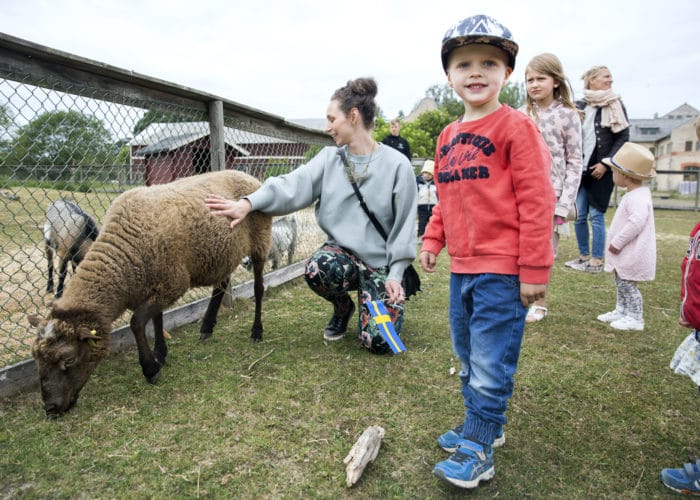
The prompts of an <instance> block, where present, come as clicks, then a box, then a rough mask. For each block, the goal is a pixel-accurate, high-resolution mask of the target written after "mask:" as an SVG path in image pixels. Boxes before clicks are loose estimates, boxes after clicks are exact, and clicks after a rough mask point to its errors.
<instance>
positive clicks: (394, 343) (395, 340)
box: [367, 300, 406, 354]
mask: <svg viewBox="0 0 700 500" xmlns="http://www.w3.org/2000/svg"><path fill="white" fill-rule="evenodd" d="M367 305H368V307H367V308H368V309H369V312H370V314H371V315H372V318H374V322H375V323H376V324H377V328H379V332H380V333H381V334H382V338H383V339H384V340H385V341H386V343H387V344H389V347H391V350H392V352H393V353H394V354H399V353H402V352H404V351H405V350H406V346H405V345H403V342H401V338H400V337H399V334H398V333H396V329H395V328H394V324H393V323H392V322H391V316H389V313H388V312H387V310H386V307H385V306H384V302H381V301H376V300H373V301H371V302H368V304H367Z"/></svg>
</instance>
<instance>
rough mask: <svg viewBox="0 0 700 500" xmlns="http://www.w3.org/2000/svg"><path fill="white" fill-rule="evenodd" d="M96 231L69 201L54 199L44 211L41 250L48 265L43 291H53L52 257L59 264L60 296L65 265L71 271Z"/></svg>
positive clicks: (92, 224) (96, 233)
mask: <svg viewBox="0 0 700 500" xmlns="http://www.w3.org/2000/svg"><path fill="white" fill-rule="evenodd" d="M98 234H99V229H98V227H97V224H96V223H95V220H94V219H93V218H92V217H91V216H90V215H89V214H88V213H87V212H85V211H84V210H83V209H82V208H80V207H79V206H78V205H76V204H75V203H73V202H72V201H69V200H64V199H61V200H57V201H54V202H53V203H51V205H49V207H48V208H47V209H46V222H44V247H45V253H46V261H47V265H48V276H47V283H46V291H47V292H53V273H54V254H55V255H58V260H59V262H60V264H59V268H58V284H57V286H56V298H59V297H60V296H61V295H63V287H64V283H65V281H66V274H67V273H68V263H69V262H70V263H71V266H72V267H73V272H74V273H75V268H76V267H77V266H78V265H79V264H80V263H81V262H82V260H83V259H84V258H85V254H86V253H87V251H88V250H89V249H90V246H91V245H92V243H93V242H94V241H95V239H96V238H97V235H98Z"/></svg>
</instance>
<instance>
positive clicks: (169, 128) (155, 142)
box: [129, 122, 291, 156]
mask: <svg viewBox="0 0 700 500" xmlns="http://www.w3.org/2000/svg"><path fill="white" fill-rule="evenodd" d="M208 135H209V122H172V123H151V124H150V125H149V126H148V127H146V128H145V129H143V130H142V131H141V132H140V133H139V134H137V135H136V136H135V137H134V138H133V139H131V140H130V141H129V145H130V146H143V147H141V148H139V149H138V151H137V152H136V153H137V154H138V155H145V154H155V153H162V152H165V151H172V150H175V149H177V148H180V147H182V146H184V145H186V144H189V143H191V142H194V141H196V140H198V139H201V138H202V137H207V136H208ZM224 142H225V143H226V144H228V145H229V146H231V147H232V148H235V149H236V150H238V151H239V152H241V153H242V154H243V155H246V156H249V155H250V151H248V150H247V149H245V148H244V147H243V146H241V144H282V143H291V141H287V140H283V139H278V138H276V137H271V136H267V135H261V134H255V133H253V132H248V131H244V130H239V129H235V128H231V127H224Z"/></svg>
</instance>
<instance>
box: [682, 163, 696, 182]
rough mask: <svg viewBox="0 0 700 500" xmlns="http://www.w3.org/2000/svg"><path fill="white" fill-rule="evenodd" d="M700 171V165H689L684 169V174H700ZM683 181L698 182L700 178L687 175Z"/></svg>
mask: <svg viewBox="0 0 700 500" xmlns="http://www.w3.org/2000/svg"><path fill="white" fill-rule="evenodd" d="M698 171H700V166H698V165H688V166H687V167H685V168H684V169H683V172H698ZM683 180H684V181H697V180H698V177H697V175H694V174H689V173H687V174H684V175H683Z"/></svg>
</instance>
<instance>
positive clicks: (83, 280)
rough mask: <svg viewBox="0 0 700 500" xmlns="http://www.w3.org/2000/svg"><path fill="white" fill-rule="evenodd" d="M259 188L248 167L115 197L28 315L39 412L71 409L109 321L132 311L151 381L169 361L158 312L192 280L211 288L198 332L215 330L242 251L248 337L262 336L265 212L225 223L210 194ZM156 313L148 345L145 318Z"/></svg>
mask: <svg viewBox="0 0 700 500" xmlns="http://www.w3.org/2000/svg"><path fill="white" fill-rule="evenodd" d="M259 186H260V183H259V182H258V181H257V180H256V179H255V178H254V177H251V176H249V175H247V174H245V173H242V172H237V171H231V170H227V171H223V172H214V173H208V174H201V175H197V176H193V177H189V178H185V179H180V180H177V181H174V182H171V183H169V184H163V185H158V186H152V187H141V188H135V189H132V190H130V191H127V192H125V193H123V194H122V195H120V196H119V197H117V198H116V199H115V200H114V202H113V203H112V205H111V206H110V207H109V210H108V211H107V214H106V215H105V220H104V224H103V226H102V230H101V231H100V235H99V236H98V238H97V240H96V241H95V243H93V245H92V247H91V249H90V250H89V251H88V253H87V255H86V256H85V259H84V260H83V262H82V264H81V265H80V266H79V267H78V268H77V270H76V273H75V275H74V276H73V278H72V279H71V280H70V281H69V282H68V285H67V286H66V288H65V291H64V294H63V296H62V297H61V298H60V299H57V300H56V301H55V302H54V304H53V305H52V308H51V310H50V311H49V314H48V316H47V317H46V318H43V319H40V318H38V317H36V316H30V317H29V322H30V324H32V325H33V326H35V327H36V328H37V330H38V335H37V337H36V339H35V340H34V343H33V345H32V354H33V356H34V359H35V360H36V364H37V368H38V371H39V380H40V383H41V396H42V400H43V403H44V410H45V411H46V414H47V415H48V416H49V417H57V416H59V415H62V414H63V413H65V412H66V411H68V410H69V409H70V408H72V407H73V406H74V405H75V403H76V401H77V400H78V396H79V394H80V390H81V389H82V387H83V386H84V385H85V383H86V382H87V380H88V379H89V377H90V375H91V373H92V372H93V370H94V369H95V367H96V366H97V364H98V363H99V362H100V361H101V360H102V359H103V358H104V357H105V356H107V353H108V347H109V336H110V332H111V331H112V322H113V321H114V320H115V319H116V318H118V317H119V316H120V315H121V314H122V313H123V312H124V311H125V310H126V309H130V310H131V311H133V315H132V317H131V322H130V326H131V330H132V332H133V334H134V337H135V339H136V346H137V348H138V353H139V363H140V364H141V370H142V371H143V374H144V376H145V377H146V379H147V380H148V381H149V382H150V383H155V382H156V380H157V378H158V375H159V373H160V369H161V367H162V366H163V364H164V362H165V358H166V355H167V345H166V342H165V338H164V335H163V310H164V309H165V308H167V307H168V306H170V305H172V304H173V303H174V302H175V301H176V300H177V299H178V298H180V297H181V296H182V295H183V294H184V293H185V292H186V291H187V290H188V289H189V288H191V287H200V286H210V285H212V286H213V287H214V289H213V292H212V296H211V300H210V302H209V306H208V308H207V311H206V313H205V315H204V318H203V320H202V325H201V329H200V339H202V340H203V339H206V338H207V337H209V336H210V335H211V334H212V331H213V329H214V325H215V324H216V315H217V312H218V309H219V306H220V305H221V301H222V298H223V296H224V292H225V290H226V287H227V286H228V282H229V279H230V274H231V272H233V270H234V269H235V268H236V266H237V265H238V263H239V262H240V260H241V259H242V258H243V257H244V256H245V255H250V256H251V258H252V261H253V270H254V285H253V289H254V294H255V318H254V321H253V326H252V329H251V338H252V339H253V340H254V341H258V340H260V339H261V338H262V332H263V326H262V313H261V308H262V296H263V291H264V285H263V279H262V273H263V267H264V265H265V259H266V257H267V255H268V252H269V249H270V239H271V229H270V228H271V218H270V217H269V216H267V215H264V214H262V213H259V212H253V213H251V215H250V216H249V217H247V218H246V220H245V221H243V222H242V223H241V224H239V225H237V226H236V227H235V228H233V229H231V228H230V227H229V225H228V221H227V219H226V218H224V217H217V216H214V215H212V214H211V213H210V212H209V209H208V208H207V207H206V205H205V204H204V198H205V197H206V195H208V194H210V193H212V194H218V195H221V196H225V197H227V198H240V197H243V196H245V195H247V194H249V193H251V192H253V191H255V190H256V189H257V188H258V187H259ZM148 321H153V326H154V332H155V340H154V348H153V350H151V348H150V346H149V342H148V339H147V337H146V331H145V329H146V324H147V323H148Z"/></svg>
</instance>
